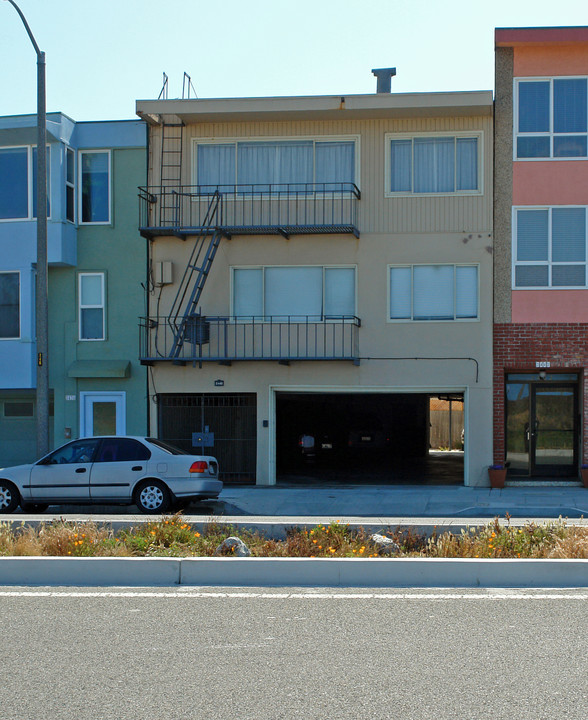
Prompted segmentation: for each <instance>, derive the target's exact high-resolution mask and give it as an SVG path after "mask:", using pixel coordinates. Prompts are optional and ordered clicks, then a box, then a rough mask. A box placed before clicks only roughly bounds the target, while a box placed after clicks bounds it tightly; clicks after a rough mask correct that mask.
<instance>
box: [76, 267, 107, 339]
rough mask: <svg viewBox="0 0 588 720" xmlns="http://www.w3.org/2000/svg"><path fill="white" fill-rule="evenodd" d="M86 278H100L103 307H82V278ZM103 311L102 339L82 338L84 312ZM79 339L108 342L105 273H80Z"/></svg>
mask: <svg viewBox="0 0 588 720" xmlns="http://www.w3.org/2000/svg"><path fill="white" fill-rule="evenodd" d="M84 277H100V278H101V281H102V282H101V285H102V304H101V305H82V278H84ZM96 308H100V309H101V310H102V337H100V338H84V337H82V310H87V309H96ZM78 338H79V340H80V342H104V341H105V340H106V273H104V272H80V273H78Z"/></svg>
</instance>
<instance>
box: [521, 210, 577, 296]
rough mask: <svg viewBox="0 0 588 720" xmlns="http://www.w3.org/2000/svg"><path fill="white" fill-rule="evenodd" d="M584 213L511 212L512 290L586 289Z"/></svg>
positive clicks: (551, 211)
mask: <svg viewBox="0 0 588 720" xmlns="http://www.w3.org/2000/svg"><path fill="white" fill-rule="evenodd" d="M586 210H587V208H585V207H549V208H518V209H515V211H514V213H515V215H514V248H513V266H514V267H513V276H514V277H513V284H514V287H515V288H546V287H560V288H563V287H586V257H587V250H586V244H587V239H586V226H587V223H586Z"/></svg>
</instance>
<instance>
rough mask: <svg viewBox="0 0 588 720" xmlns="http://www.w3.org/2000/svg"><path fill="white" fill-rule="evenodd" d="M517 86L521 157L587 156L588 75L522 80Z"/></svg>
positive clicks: (519, 152) (517, 130)
mask: <svg viewBox="0 0 588 720" xmlns="http://www.w3.org/2000/svg"><path fill="white" fill-rule="evenodd" d="M516 90H517V93H516V108H517V112H516V117H515V136H516V149H515V152H516V157H517V158H519V159H521V158H522V159H529V158H585V157H587V154H588V153H587V151H588V147H587V138H588V124H587V123H588V92H587V91H588V80H587V78H578V77H575V78H551V79H545V80H518V81H517V84H516Z"/></svg>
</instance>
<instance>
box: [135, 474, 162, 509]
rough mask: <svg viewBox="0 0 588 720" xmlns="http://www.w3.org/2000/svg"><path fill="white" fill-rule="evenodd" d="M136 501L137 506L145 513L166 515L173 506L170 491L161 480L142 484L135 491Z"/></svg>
mask: <svg viewBox="0 0 588 720" xmlns="http://www.w3.org/2000/svg"><path fill="white" fill-rule="evenodd" d="M134 500H135V505H136V506H137V507H138V508H139V510H140V511H141V512H144V513H164V512H167V510H169V508H170V505H171V497H170V494H169V490H168V489H167V487H166V486H165V485H164V484H163V483H162V482H160V481H159V480H147V481H145V482H142V483H141V484H140V485H139V487H138V488H137V489H136V490H135V496H134Z"/></svg>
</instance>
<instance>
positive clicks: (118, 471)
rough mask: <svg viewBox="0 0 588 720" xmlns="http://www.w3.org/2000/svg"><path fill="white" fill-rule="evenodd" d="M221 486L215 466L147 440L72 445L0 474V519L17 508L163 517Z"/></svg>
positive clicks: (200, 457) (211, 461)
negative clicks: (95, 509) (93, 507)
mask: <svg viewBox="0 0 588 720" xmlns="http://www.w3.org/2000/svg"><path fill="white" fill-rule="evenodd" d="M222 487H223V484H222V482H221V481H220V480H219V479H218V463H217V461H216V460H215V458H213V457H209V456H207V455H189V454H188V453H186V452H184V451H183V450H180V449H179V448H176V447H173V445H168V444H167V443H165V442H162V441H161V440H157V439H156V438H148V437H129V436H120V435H119V436H112V437H89V438H81V439H79V440H73V441H72V442H69V443H67V444H66V445H62V446H61V447H60V448H58V449H57V450H53V452H50V453H49V454H48V455H45V457H43V458H41V459H40V460H38V461H37V462H36V463H33V464H32V465H16V466H14V467H10V468H2V469H0V513H10V512H13V511H14V510H16V508H17V507H18V506H19V505H20V506H21V508H22V509H23V510H24V511H25V512H42V511H43V510H46V509H47V507H48V506H49V505H62V504H76V505H87V504H91V503H99V504H101V505H105V504H116V505H131V504H133V503H134V504H135V505H136V506H137V507H138V508H139V510H141V511H142V512H145V513H162V512H166V511H167V510H169V509H171V508H172V507H178V506H182V505H184V506H185V505H186V504H188V503H189V502H190V501H192V500H202V499H205V498H216V497H218V495H219V493H220V491H221V490H222Z"/></svg>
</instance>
